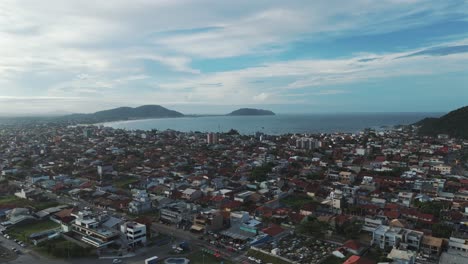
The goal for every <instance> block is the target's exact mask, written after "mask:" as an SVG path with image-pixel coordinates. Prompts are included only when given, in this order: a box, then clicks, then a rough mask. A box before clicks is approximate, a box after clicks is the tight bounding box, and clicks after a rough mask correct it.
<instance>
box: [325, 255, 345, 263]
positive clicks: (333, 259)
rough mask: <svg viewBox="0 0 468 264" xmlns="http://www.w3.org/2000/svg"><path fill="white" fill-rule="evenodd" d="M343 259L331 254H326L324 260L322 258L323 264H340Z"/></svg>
mask: <svg viewBox="0 0 468 264" xmlns="http://www.w3.org/2000/svg"><path fill="white" fill-rule="evenodd" d="M345 260H346V258H345V259H340V258H338V257H335V256H333V255H330V256H328V257H327V258H326V259H325V260H323V262H322V263H323V264H342V263H343V262H344V261H345Z"/></svg>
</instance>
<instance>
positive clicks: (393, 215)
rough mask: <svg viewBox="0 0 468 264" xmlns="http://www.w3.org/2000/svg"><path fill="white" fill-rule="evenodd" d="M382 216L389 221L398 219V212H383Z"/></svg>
mask: <svg viewBox="0 0 468 264" xmlns="http://www.w3.org/2000/svg"><path fill="white" fill-rule="evenodd" d="M384 215H385V216H386V217H388V218H390V219H397V218H398V217H400V213H399V212H398V211H387V212H384Z"/></svg>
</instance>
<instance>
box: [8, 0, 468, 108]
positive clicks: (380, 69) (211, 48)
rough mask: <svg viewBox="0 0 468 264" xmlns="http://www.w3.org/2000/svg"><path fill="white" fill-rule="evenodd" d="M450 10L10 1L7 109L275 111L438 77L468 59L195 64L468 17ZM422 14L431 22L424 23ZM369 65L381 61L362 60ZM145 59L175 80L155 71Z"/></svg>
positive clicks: (415, 4) (338, 4) (435, 5)
mask: <svg viewBox="0 0 468 264" xmlns="http://www.w3.org/2000/svg"><path fill="white" fill-rule="evenodd" d="M447 2H448V1H440V2H433V1H431V2H428V1H417V0H414V1H401V0H382V1H369V0H356V1H334V0H332V1H282V0H272V1H267V2H264V1H250V0H238V1H216V0H214V1H209V0H200V1H189V0H180V1H179V0H133V1H123V0H115V1H94V0H80V1H72V0H48V1H46V2H44V1H35V0H3V1H1V2H0V84H1V86H0V95H1V96H3V98H4V99H2V100H3V101H6V100H11V101H13V100H14V98H23V99H24V100H23V101H25V100H26V99H28V100H29V99H31V100H32V99H33V98H38V100H40V101H41V102H44V103H41V105H40V106H41V107H42V108H44V109H45V108H48V107H49V108H50V107H57V105H58V104H59V103H58V101H59V100H58V99H59V98H64V100H65V98H75V99H76V100H83V103H80V104H78V103H75V104H71V106H70V108H69V109H71V110H73V109H74V110H76V111H81V110H82V109H86V110H90V109H91V108H90V107H83V106H84V105H88V106H89V105H91V104H96V102H103V104H109V105H111V104H113V105H117V104H127V102H129V101H131V103H132V104H140V103H166V102H175V103H181V102H182V103H184V102H185V103H219V102H222V101H223V100H228V101H229V102H230V103H243V102H251V103H254V102H260V103H276V102H282V101H284V99H283V98H284V97H285V95H286V94H287V93H288V89H304V88H310V87H320V86H327V85H333V84H343V83H349V82H357V81H363V80H366V79H367V78H369V76H372V78H377V77H378V78H384V77H391V76H398V75H405V74H431V73H434V72H436V69H435V66H434V65H430V64H429V63H427V62H430V63H434V64H436V65H440V66H442V67H443V68H441V71H449V70H450V69H452V70H457V69H460V67H463V63H465V62H466V60H465V59H466V58H465V56H464V55H460V56H445V57H443V58H442V57H440V58H437V59H436V58H423V57H412V58H405V59H401V60H395V59H394V57H392V56H400V55H401V54H387V55H385V54H384V55H381V54H369V55H356V56H355V57H354V58H345V59H335V60H332V59H329V60H292V61H283V62H281V61H280V62H271V63H264V64H262V65H261V67H253V66H250V67H246V68H245V69H242V70H233V71H224V72H214V73H203V72H201V71H200V69H197V68H194V66H193V65H192V62H193V61H194V60H195V59H206V58H226V57H235V56H239V55H247V56H248V55H255V54H258V53H272V52H280V51H283V50H284V49H287V48H288V44H289V43H291V42H292V41H295V40H299V39H302V38H304V37H307V38H309V39H312V40H314V39H320V38H323V37H327V36H330V35H332V36H335V35H346V34H356V32H365V33H367V34H373V33H378V32H387V31H392V30H398V29H401V28H408V27H413V26H415V25H420V24H421V23H426V24H430V23H432V22H434V21H439V20H441V19H443V18H444V17H446V16H447V15H450V14H452V13H453V12H455V11H456V13H460V14H467V13H468V10H467V5H466V4H465V5H459V6H457V10H453V6H451V3H447ZM418 14H426V15H424V19H418ZM366 56H367V57H366ZM371 56H372V57H376V58H378V59H377V60H374V61H365V62H364V61H359V60H362V59H365V58H369V57H371ZM145 60H152V61H155V62H158V63H160V64H161V65H163V66H164V67H166V68H167V70H168V71H167V72H170V74H167V73H164V74H161V73H158V72H154V71H152V69H148V68H147V66H146V65H145V64H144V61H145ZM436 60H437V61H436ZM421 64H423V66H421ZM416 69H417V70H416ZM317 91H319V92H317ZM317 91H316V90H314V91H313V92H315V93H320V91H323V92H322V93H323V94H325V93H328V94H331V93H332V92H331V91H333V89H328V90H327V89H326V88H323V89H322V88H317ZM326 91H328V92H326ZM335 92H336V91H335ZM8 98H10V99H8ZM47 98H49V99H48V100H46V99H47ZM52 98H56V99H52ZM75 99H74V100H75ZM46 101H47V103H48V104H47V103H46ZM52 101H53V102H52ZM4 107H7V106H4ZM8 107H9V108H10V109H12V111H13V110H14V109H15V108H16V109H18V108H19V107H18V106H15V104H13V103H12V104H9V105H8ZM25 107H26V108H27V104H25V105H22V106H21V109H26V108H25ZM60 107H61V106H60ZM35 110H37V109H35ZM47 111H48V110H47Z"/></svg>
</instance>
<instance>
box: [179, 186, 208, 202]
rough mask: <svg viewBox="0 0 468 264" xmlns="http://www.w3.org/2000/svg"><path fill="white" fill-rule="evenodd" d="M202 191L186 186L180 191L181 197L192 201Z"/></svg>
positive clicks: (198, 196) (199, 195)
mask: <svg viewBox="0 0 468 264" xmlns="http://www.w3.org/2000/svg"><path fill="white" fill-rule="evenodd" d="M202 194H203V193H202V192H201V191H200V190H196V189H192V188H187V189H185V190H184V191H183V192H182V199H185V200H188V201H194V200H196V199H198V198H200V197H201V196H202Z"/></svg>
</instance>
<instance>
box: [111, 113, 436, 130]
mask: <svg viewBox="0 0 468 264" xmlns="http://www.w3.org/2000/svg"><path fill="white" fill-rule="evenodd" d="M442 114H443V113H338V114H277V115H274V116H221V115H220V116H195V117H179V118H160V119H144V120H129V121H117V122H109V123H104V124H103V125H104V126H109V127H113V128H117V129H126V130H152V129H157V130H167V129H171V130H176V131H181V132H193V131H200V132H227V131H229V130H230V129H236V130H237V131H239V132H240V133H241V134H254V133H255V132H263V133H265V134H269V135H280V134H288V133H334V132H347V133H355V132H358V131H362V130H363V129H365V128H373V129H377V130H379V129H383V128H385V127H390V126H395V125H408V124H412V123H415V122H417V121H419V120H421V119H423V118H425V117H439V116H441V115H442Z"/></svg>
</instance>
